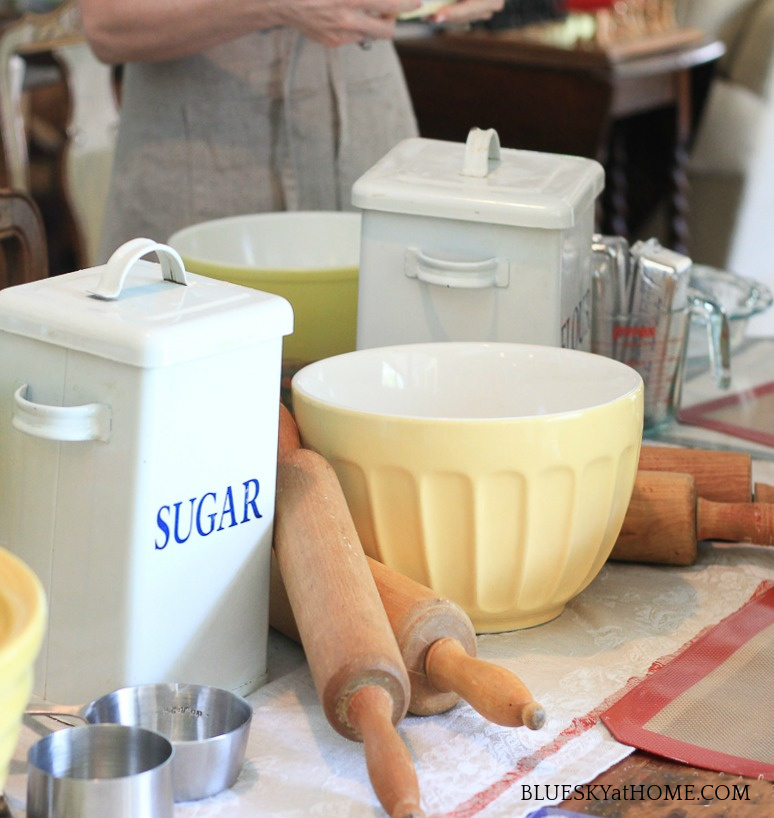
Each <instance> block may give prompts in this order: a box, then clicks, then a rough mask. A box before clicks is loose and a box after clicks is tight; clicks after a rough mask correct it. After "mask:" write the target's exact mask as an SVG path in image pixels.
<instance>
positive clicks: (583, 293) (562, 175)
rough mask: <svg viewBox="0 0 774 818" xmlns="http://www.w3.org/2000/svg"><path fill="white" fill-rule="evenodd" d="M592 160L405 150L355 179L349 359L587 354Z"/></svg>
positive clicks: (488, 147)
mask: <svg viewBox="0 0 774 818" xmlns="http://www.w3.org/2000/svg"><path fill="white" fill-rule="evenodd" d="M603 187H604V171H603V169H602V166H601V165H600V164H599V163H598V162H595V161H593V160H591V159H584V158H582V157H578V156H564V155H557V154H548V153H537V152H532V151H521V150H511V149H501V148H500V144H499V139H498V137H497V133H496V132H495V131H493V130H491V129H490V130H486V131H484V130H480V129H475V128H474V129H473V130H472V131H471V133H470V135H469V137H468V140H467V142H466V143H464V144H463V143H459V144H458V143H455V142H444V141H440V140H431V139H407V140H404V141H403V142H400V143H399V144H398V145H397V146H396V147H395V148H393V149H392V150H391V151H390V152H389V153H388V154H387V155H386V156H384V157H383V158H382V159H381V160H380V161H379V162H377V163H376V165H374V166H373V167H372V168H371V169H370V170H368V171H367V172H366V173H365V174H364V175H363V176H361V177H360V179H358V180H357V181H356V182H355V184H354V186H353V188H352V203H353V205H355V206H356V207H358V208H360V209H361V211H362V220H361V243H360V280H359V297H358V320H357V346H358V348H360V349H362V348H367V347H377V346H385V345H390V344H400V343H420V342H425V341H508V342H521V343H532V344H545V345H549V346H562V347H570V348H574V349H584V350H589V349H590V345H591V332H590V329H591V327H590V318H591V243H592V237H593V233H594V209H595V203H596V199H597V196H598V195H599V193H600V192H601V191H602V189H603Z"/></svg>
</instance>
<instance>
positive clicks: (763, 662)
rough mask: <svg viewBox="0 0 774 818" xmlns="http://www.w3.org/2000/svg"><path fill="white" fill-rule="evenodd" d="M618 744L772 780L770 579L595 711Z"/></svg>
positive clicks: (773, 601) (773, 587) (773, 616)
mask: <svg viewBox="0 0 774 818" xmlns="http://www.w3.org/2000/svg"><path fill="white" fill-rule="evenodd" d="M601 719H602V721H603V723H604V724H605V725H606V727H607V728H608V729H609V730H610V732H611V733H612V734H613V736H614V737H615V738H616V739H617V740H618V741H620V742H622V743H623V744H628V745H630V746H632V747H637V748H639V749H641V750H646V751H647V752H650V753H654V754H655V755H659V756H663V757H665V758H670V759H673V760H675V761H679V762H681V763H684V764H690V765H692V766H694V767H702V768H704V769H710V770H718V771H720V772H726V773H731V774H734V775H742V776H745V777H747V778H763V779H767V780H769V781H774V583H772V582H766V583H763V584H762V586H761V587H760V589H759V591H758V593H756V595H755V596H754V597H753V598H752V599H751V600H750V601H749V602H748V603H747V604H745V605H744V606H743V607H742V608H740V609H739V610H738V611H736V612H735V613H733V614H731V615H730V616H728V617H726V619H724V620H723V621H722V622H720V623H719V624H718V625H716V626H715V627H713V628H711V629H710V630H708V631H707V632H706V633H704V634H703V635H701V636H700V637H698V638H697V639H696V640H695V641H693V642H692V643H691V644H689V645H688V647H687V648H686V649H685V650H683V651H682V652H681V653H680V654H678V655H677V656H676V657H675V658H673V659H671V660H670V661H668V662H667V663H666V664H664V665H663V666H661V667H660V668H657V669H656V670H654V671H653V672H652V673H650V674H649V675H648V676H647V677H646V678H645V679H644V680H643V681H642V682H641V683H640V684H638V685H637V686H636V687H634V688H633V689H632V690H631V691H630V692H629V693H627V694H626V695H625V696H623V697H622V698H621V699H619V700H618V701H617V702H616V703H615V704H613V705H612V706H611V707H610V708H608V709H607V710H606V711H605V712H603V713H602V715H601Z"/></svg>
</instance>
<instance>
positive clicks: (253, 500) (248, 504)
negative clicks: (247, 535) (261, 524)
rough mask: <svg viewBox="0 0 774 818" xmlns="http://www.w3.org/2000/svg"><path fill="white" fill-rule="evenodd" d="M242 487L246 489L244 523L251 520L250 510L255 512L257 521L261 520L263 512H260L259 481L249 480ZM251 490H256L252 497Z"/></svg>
mask: <svg viewBox="0 0 774 818" xmlns="http://www.w3.org/2000/svg"><path fill="white" fill-rule="evenodd" d="M242 485H243V486H244V487H245V516H244V517H242V522H243V523H246V522H247V521H248V520H249V519H250V515H249V513H248V509H250V508H251V509H252V510H253V515H254V516H255V519H256V520H260V519H261V512H260V511H258V503H257V500H258V490H259V485H258V481H257V480H256V479H255V478H253V479H252V480H247V481H246V482H244V483H242ZM250 488H253V489H254V491H253V494H252V496H251V495H250Z"/></svg>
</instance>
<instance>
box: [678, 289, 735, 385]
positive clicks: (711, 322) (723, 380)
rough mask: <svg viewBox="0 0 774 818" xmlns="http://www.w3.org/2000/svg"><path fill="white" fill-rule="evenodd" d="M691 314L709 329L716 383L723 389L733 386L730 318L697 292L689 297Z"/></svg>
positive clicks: (719, 307) (711, 363) (712, 366)
mask: <svg viewBox="0 0 774 818" xmlns="http://www.w3.org/2000/svg"><path fill="white" fill-rule="evenodd" d="M688 303H689V305H690V308H691V313H692V314H694V315H697V316H699V317H700V318H701V319H702V320H703V322H704V324H705V325H706V327H707V342H708V344H709V356H710V366H711V368H712V372H713V374H714V376H715V383H717V385H718V386H719V387H720V388H721V389H728V388H729V386H731V342H730V329H729V325H728V316H727V315H726V313H725V311H724V310H723V308H722V307H721V306H720V304H718V303H717V302H716V301H713V300H712V299H711V298H709V297H707V296H706V295H705V294H704V293H700V292H698V291H696V290H694V291H691V292H690V293H689V295H688Z"/></svg>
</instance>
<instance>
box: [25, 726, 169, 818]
mask: <svg viewBox="0 0 774 818" xmlns="http://www.w3.org/2000/svg"><path fill="white" fill-rule="evenodd" d="M173 755H174V750H173V748H172V744H171V742H170V741H169V740H168V739H166V738H165V737H164V736H162V735H161V734H160V733H155V732H153V731H152V730H146V729H144V728H142V727H128V726H126V725H119V724H96V725H95V724H89V725H86V726H83V727H68V728H66V729H63V730H57V731H55V732H53V733H50V734H49V735H47V736H46V737H45V738H42V739H40V741H38V742H36V743H35V744H34V745H33V746H32V747H31V748H30V751H29V754H28V776H27V818H69V816H76V815H77V816H78V818H107V816H110V818H172V815H173V812H174V801H173V799H172V768H171V761H172V757H173Z"/></svg>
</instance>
